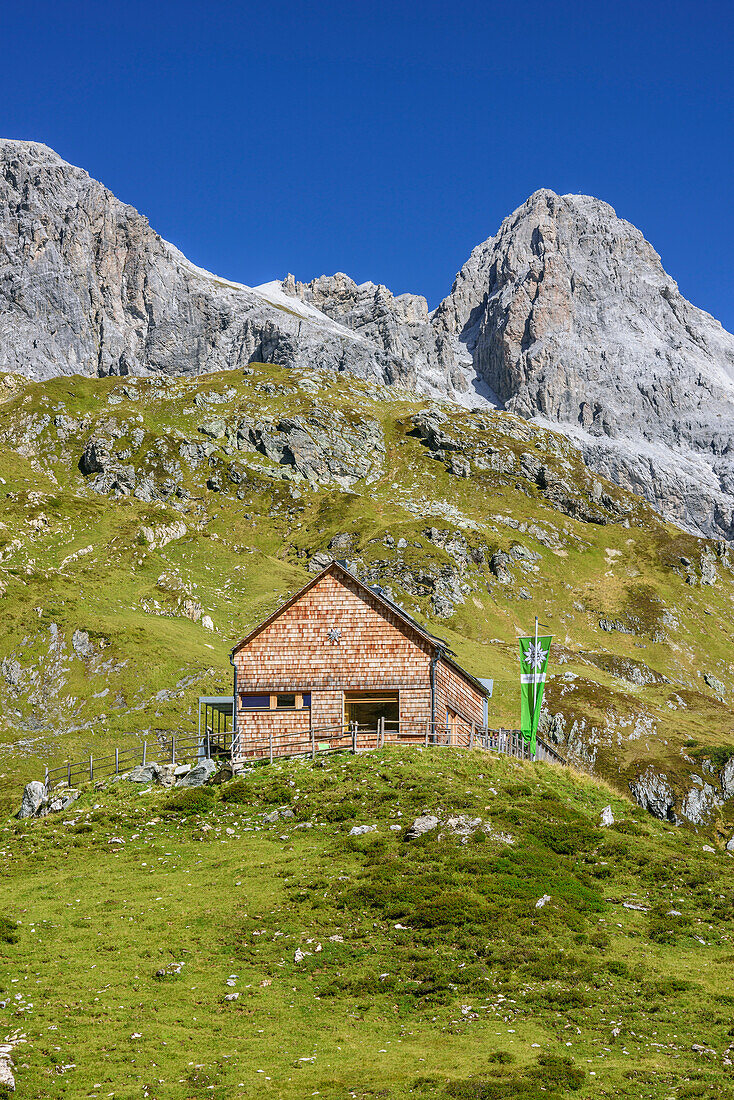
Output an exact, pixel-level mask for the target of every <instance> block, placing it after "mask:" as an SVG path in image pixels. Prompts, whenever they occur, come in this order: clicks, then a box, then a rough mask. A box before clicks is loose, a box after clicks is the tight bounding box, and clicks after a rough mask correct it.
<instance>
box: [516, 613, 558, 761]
mask: <svg viewBox="0 0 734 1100" xmlns="http://www.w3.org/2000/svg"><path fill="white" fill-rule="evenodd" d="M552 639H553V635H552V634H548V635H546V636H545V637H543V638H520V727H521V729H522V737H523V741H524V742H525V744H526V745H529V746H530V753H531V755H532V756H535V741H536V737H537V733H538V719H539V718H540V707H541V704H542V702H543V688H544V687H545V672H546V669H547V667H548V654H549V653H550V647H551V641H552Z"/></svg>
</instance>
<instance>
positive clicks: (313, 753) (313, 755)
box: [311, 722, 316, 760]
mask: <svg viewBox="0 0 734 1100" xmlns="http://www.w3.org/2000/svg"><path fill="white" fill-rule="evenodd" d="M311 759H312V760H315V759H316V730H315V729H314V728H313V722H311Z"/></svg>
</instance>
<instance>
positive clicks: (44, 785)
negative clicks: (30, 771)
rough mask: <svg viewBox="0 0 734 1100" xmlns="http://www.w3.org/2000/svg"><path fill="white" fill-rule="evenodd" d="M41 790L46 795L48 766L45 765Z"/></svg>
mask: <svg viewBox="0 0 734 1100" xmlns="http://www.w3.org/2000/svg"><path fill="white" fill-rule="evenodd" d="M43 789H44V790H45V792H46V794H48V764H47V765H46V768H45V770H44V773H43Z"/></svg>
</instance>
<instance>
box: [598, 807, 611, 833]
mask: <svg viewBox="0 0 734 1100" xmlns="http://www.w3.org/2000/svg"><path fill="white" fill-rule="evenodd" d="M613 824H614V814H613V813H612V807H611V806H605V807H604V809H603V810H602V812H601V822H600V825H601V826H602V828H605V829H606V828H609V826H610V825H613Z"/></svg>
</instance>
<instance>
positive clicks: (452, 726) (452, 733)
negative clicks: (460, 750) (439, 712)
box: [446, 707, 459, 745]
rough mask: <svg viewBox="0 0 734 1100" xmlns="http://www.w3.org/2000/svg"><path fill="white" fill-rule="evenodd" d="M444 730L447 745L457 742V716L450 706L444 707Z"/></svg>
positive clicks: (456, 743)
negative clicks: (446, 735) (446, 734)
mask: <svg viewBox="0 0 734 1100" xmlns="http://www.w3.org/2000/svg"><path fill="white" fill-rule="evenodd" d="M446 730H447V733H448V743H449V745H458V744H459V716H458V714H457V713H456V711H455V710H452V709H451V707H446Z"/></svg>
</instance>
